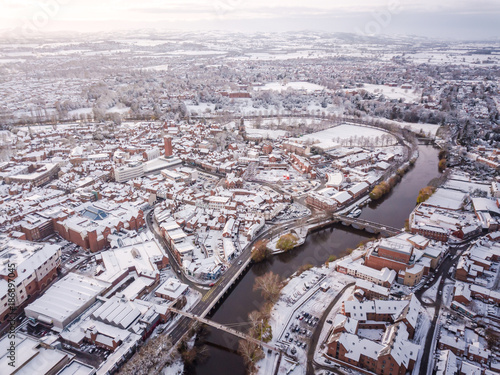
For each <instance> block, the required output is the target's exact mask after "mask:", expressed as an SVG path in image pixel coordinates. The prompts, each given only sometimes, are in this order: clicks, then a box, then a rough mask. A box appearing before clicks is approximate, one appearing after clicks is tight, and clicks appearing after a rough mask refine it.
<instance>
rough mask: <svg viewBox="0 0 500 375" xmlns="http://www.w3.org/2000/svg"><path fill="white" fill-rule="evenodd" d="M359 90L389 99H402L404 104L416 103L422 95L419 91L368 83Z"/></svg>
mask: <svg viewBox="0 0 500 375" xmlns="http://www.w3.org/2000/svg"><path fill="white" fill-rule="evenodd" d="M361 89H363V90H366V91H368V92H370V93H372V94H379V95H384V96H385V97H386V98H389V99H404V100H405V101H406V102H416V101H417V100H418V99H419V98H420V96H421V95H422V92H421V90H419V89H417V90H415V89H413V88H412V89H403V88H401V87H390V86H385V85H373V84H370V83H365V84H364V85H363V87H362V88H361Z"/></svg>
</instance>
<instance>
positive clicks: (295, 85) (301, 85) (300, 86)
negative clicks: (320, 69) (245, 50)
mask: <svg viewBox="0 0 500 375" xmlns="http://www.w3.org/2000/svg"><path fill="white" fill-rule="evenodd" d="M288 89H293V90H305V91H307V92H308V93H311V92H314V91H323V90H325V89H326V87H324V86H320V85H316V84H315V83H309V82H288V83H285V84H284V83H281V82H270V83H266V84H265V85H264V86H255V87H254V90H256V91H260V90H275V91H286V90H288Z"/></svg>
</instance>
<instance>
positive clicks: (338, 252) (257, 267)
mask: <svg viewBox="0 0 500 375" xmlns="http://www.w3.org/2000/svg"><path fill="white" fill-rule="evenodd" d="M438 152H439V150H437V149H435V148H434V147H433V146H420V147H419V154H420V155H419V158H418V159H417V161H416V163H415V166H414V167H413V168H412V169H411V170H410V171H409V172H408V173H407V174H406V175H405V176H404V178H403V179H402V181H401V182H400V183H399V184H398V185H396V186H395V188H394V189H393V190H392V192H391V193H389V194H388V195H387V196H385V197H383V198H381V199H380V200H379V201H377V202H370V203H369V204H368V205H367V206H366V207H364V208H363V212H362V213H361V215H360V218H361V219H365V220H369V221H373V222H378V223H381V224H384V225H388V226H392V227H396V228H402V227H403V226H404V221H405V219H406V218H408V215H409V214H410V212H411V211H412V210H413V208H414V207H415V199H416V197H417V195H418V191H419V190H420V189H421V188H422V187H425V186H426V185H427V183H428V182H429V181H430V180H431V179H433V178H435V177H437V176H439V172H438V170H437V162H438V156H437V155H438ZM395 208H397V209H395ZM371 236H372V235H370V234H369V233H367V232H364V231H360V230H356V229H354V228H352V227H344V226H341V225H330V226H328V227H325V228H322V229H320V230H318V231H315V232H313V233H310V234H309V235H308V236H307V238H306V239H305V242H304V244H303V245H301V246H299V247H297V248H295V249H293V250H291V251H289V252H286V253H281V254H276V255H274V256H272V257H271V258H269V259H268V260H266V261H264V262H261V263H258V264H254V265H252V267H251V268H250V270H249V271H248V272H247V273H246V274H245V276H244V277H243V278H242V279H241V280H240V281H239V282H238V283H237V284H236V285H235V286H234V288H233V289H232V292H231V294H229V295H228V296H227V298H226V299H225V300H224V303H223V304H221V305H220V307H219V308H218V309H217V310H216V311H215V312H214V313H213V314H212V316H211V319H212V320H214V321H216V322H219V323H222V324H229V325H233V326H234V324H237V325H239V327H240V328H238V329H241V330H242V331H246V329H247V327H248V324H247V325H245V322H248V314H249V313H250V312H251V311H253V310H258V309H260V308H261V306H262V304H263V299H262V297H261V296H260V293H259V292H255V291H253V285H254V282H255V279H256V278H257V277H259V276H261V275H263V274H264V273H266V272H269V271H272V272H274V273H277V274H279V275H281V276H282V277H283V278H285V279H286V278H288V277H290V276H291V275H293V274H294V273H295V272H296V271H297V269H299V268H300V267H301V266H303V265H304V264H311V265H313V266H315V267H322V266H323V265H324V264H325V262H326V261H327V260H328V258H329V257H331V256H332V255H334V256H337V257H339V258H340V257H341V256H342V255H343V254H344V253H345V251H346V249H348V248H356V247H357V245H358V244H359V243H360V242H361V241H363V240H366V239H368V238H370V237H371ZM202 343H204V344H205V345H206V347H207V353H208V355H209V358H208V359H207V360H206V361H204V362H203V363H199V364H196V365H195V366H194V368H193V369H187V370H186V374H187V375H204V374H214V373H220V374H225V373H228V374H229V373H230V374H235V375H245V374H246V369H245V365H244V363H243V360H242V358H241V357H240V356H239V355H238V354H237V352H236V350H237V347H238V340H237V339H234V338H233V337H230V335H227V334H224V333H221V332H218V331H216V330H213V329H210V330H209V333H208V334H207V335H206V337H205V338H204V339H203V340H202Z"/></svg>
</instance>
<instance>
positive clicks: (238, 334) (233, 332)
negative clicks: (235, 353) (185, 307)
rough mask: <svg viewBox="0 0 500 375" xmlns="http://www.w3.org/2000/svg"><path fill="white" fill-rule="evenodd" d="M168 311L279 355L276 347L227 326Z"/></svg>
mask: <svg viewBox="0 0 500 375" xmlns="http://www.w3.org/2000/svg"><path fill="white" fill-rule="evenodd" d="M169 310H170V311H172V312H173V313H175V314H179V315H182V316H185V317H186V318H189V319H192V320H196V321H198V322H200V323H203V324H206V325H208V326H210V327H214V328H216V329H219V330H221V331H223V332H226V333H229V334H231V335H234V336H236V337H239V338H240V339H243V340H246V341H250V342H252V343H254V344H256V345H259V346H261V347H263V348H265V349H269V350H272V351H274V352H278V353H280V352H281V349H280V348H278V347H275V346H273V345H269V344H267V343H265V342H263V341H260V340H257V339H256V338H253V337H252V336H249V335H247V334H245V333H243V332H240V331H237V330H235V329H232V328H229V327H227V326H225V325H224V324H220V323H216V322H214V321H212V320H209V319H205V318H202V317H201V316H198V315H195V314H192V313H189V312H186V311H181V310H177V309H174V308H173V307H170V308H169Z"/></svg>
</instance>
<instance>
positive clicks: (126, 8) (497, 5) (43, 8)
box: [0, 0, 500, 39]
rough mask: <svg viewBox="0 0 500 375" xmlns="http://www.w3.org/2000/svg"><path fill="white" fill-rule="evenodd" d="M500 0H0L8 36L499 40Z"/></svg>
mask: <svg viewBox="0 0 500 375" xmlns="http://www.w3.org/2000/svg"><path fill="white" fill-rule="evenodd" d="M498 20H500V1H499V0H473V1H471V0H418V1H417V0H350V1H346V0H342V1H339V0H307V1H305V0H140V1H138V0H0V29H2V30H3V31H8V32H10V33H12V34H15V33H23V34H25V35H26V34H30V33H32V34H36V33H47V32H54V31H61V30H63V31H75V32H99V31H113V30H131V29H144V28H150V29H161V30H176V29H180V30H193V31H197V30H212V29H214V30H226V31H238V32H259V31H263V32H281V31H298V30H313V31H326V32H349V33H357V34H362V35H379V34H381V35H419V36H425V37H433V38H443V39H485V38H488V39H491V38H495V39H499V38H500V22H498Z"/></svg>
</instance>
